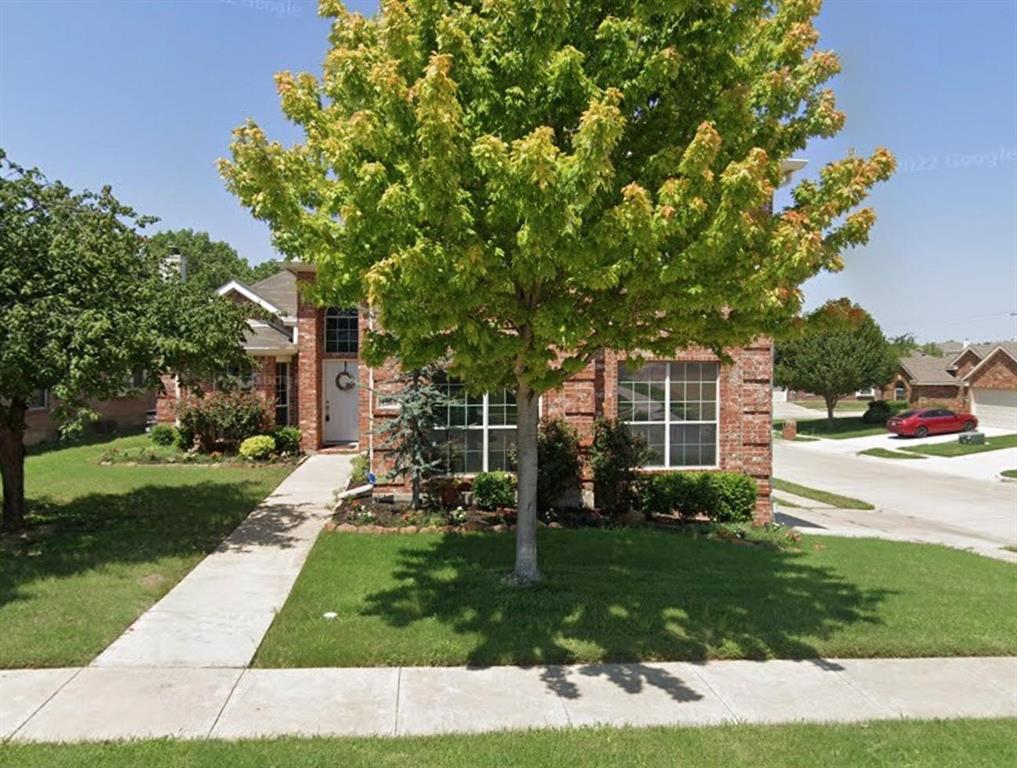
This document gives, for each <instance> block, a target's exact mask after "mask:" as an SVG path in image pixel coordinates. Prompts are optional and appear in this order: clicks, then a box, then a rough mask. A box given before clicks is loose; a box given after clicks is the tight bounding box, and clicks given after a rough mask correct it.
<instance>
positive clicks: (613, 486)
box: [590, 419, 650, 512]
mask: <svg viewBox="0 0 1017 768" xmlns="http://www.w3.org/2000/svg"><path fill="white" fill-rule="evenodd" d="M649 455H650V452H649V449H648V448H647V446H646V441H645V440H643V438H642V437H640V436H639V435H636V434H633V433H632V432H630V431H629V430H628V428H627V427H626V426H625V425H624V424H622V423H621V422H618V421H608V420H606V419H600V420H598V421H597V423H596V425H594V429H593V446H592V447H591V449H590V464H591V466H592V467H593V492H594V496H595V497H596V504H597V506H598V507H600V508H601V509H605V510H608V511H610V512H628V511H629V509H630V508H631V507H632V504H633V502H634V501H635V493H636V487H635V484H636V480H637V479H638V477H639V472H638V470H639V468H640V467H641V466H643V465H644V464H645V463H646V462H647V460H648V459H649Z"/></svg>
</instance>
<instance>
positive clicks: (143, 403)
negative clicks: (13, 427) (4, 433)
mask: <svg viewBox="0 0 1017 768" xmlns="http://www.w3.org/2000/svg"><path fill="white" fill-rule="evenodd" d="M56 405H57V403H56V401H55V399H54V398H53V397H52V396H51V395H50V393H49V392H47V391H46V390H39V391H37V392H36V394H35V397H34V398H33V399H32V402H30V403H29V404H28V410H27V411H26V412H25V424H26V426H27V429H26V430H25V445H34V444H36V443H41V442H45V441H47V440H55V439H56V438H57V437H59V435H60V423H59V422H58V421H57V420H56V419H54V418H53V409H54V408H55V407H56ZM92 408H94V409H95V411H96V413H98V414H99V419H98V420H97V421H95V422H92V423H91V424H89V425H87V429H88V430H89V431H93V432H113V431H117V430H122V429H141V428H142V427H144V426H145V424H146V423H147V420H148V414H149V413H150V412H151V411H152V410H154V409H155V393H154V392H149V393H146V394H144V395H140V396H130V397H115V398H111V399H109V400H101V401H99V402H95V403H92Z"/></svg>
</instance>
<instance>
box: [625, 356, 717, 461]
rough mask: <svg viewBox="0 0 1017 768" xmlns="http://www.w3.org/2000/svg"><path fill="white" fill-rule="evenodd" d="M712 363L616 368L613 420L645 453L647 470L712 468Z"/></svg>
mask: <svg viewBox="0 0 1017 768" xmlns="http://www.w3.org/2000/svg"><path fill="white" fill-rule="evenodd" d="M719 371H720V366H719V365H718V364H717V363H686V362H658V363H647V364H646V365H644V366H643V367H642V368H640V369H639V370H638V371H636V370H634V369H632V368H629V367H628V366H626V365H624V364H622V365H619V367H618V418H619V420H621V421H622V422H624V423H625V424H626V425H628V428H629V429H630V430H631V431H632V432H633V433H635V434H637V435H641V436H642V437H643V439H645V440H646V443H647V445H648V446H649V448H650V453H651V455H650V460H649V464H648V466H651V467H714V466H717V413H718V402H717V401H718V386H717V381H718V376H719Z"/></svg>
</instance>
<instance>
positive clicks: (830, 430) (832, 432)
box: [773, 416, 886, 440]
mask: <svg viewBox="0 0 1017 768" xmlns="http://www.w3.org/2000/svg"><path fill="white" fill-rule="evenodd" d="M783 424H784V422H783V421H775V422H773V426H774V429H777V430H779V429H780V428H781V427H782V426H783ZM798 434H799V435H805V436H806V437H827V438H830V439H831V440H846V439H847V438H850V437H868V436H869V435H882V434H886V427H885V426H883V425H882V424H866V423H865V422H864V421H862V417H861V416H835V417H834V419H833V424H832V425H831V424H830V422H829V421H828V420H827V419H810V420H803V421H799V422H798Z"/></svg>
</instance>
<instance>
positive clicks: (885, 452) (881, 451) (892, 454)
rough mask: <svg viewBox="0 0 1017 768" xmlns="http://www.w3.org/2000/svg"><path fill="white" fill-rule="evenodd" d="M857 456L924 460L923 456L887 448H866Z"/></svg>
mask: <svg viewBox="0 0 1017 768" xmlns="http://www.w3.org/2000/svg"><path fill="white" fill-rule="evenodd" d="M858 455H859V456H875V457H876V458H877V459H924V458H925V457H924V456H919V455H917V454H914V453H901V452H900V451H891V450H890V449H889V448H868V449H867V450H864V451H859V452H858Z"/></svg>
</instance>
